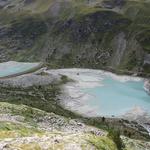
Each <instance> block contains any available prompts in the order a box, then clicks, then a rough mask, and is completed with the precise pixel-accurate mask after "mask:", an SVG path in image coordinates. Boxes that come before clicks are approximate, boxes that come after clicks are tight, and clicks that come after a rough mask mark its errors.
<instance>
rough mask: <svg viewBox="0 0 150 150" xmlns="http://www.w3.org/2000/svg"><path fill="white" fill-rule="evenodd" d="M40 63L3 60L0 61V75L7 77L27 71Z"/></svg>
mask: <svg viewBox="0 0 150 150" xmlns="http://www.w3.org/2000/svg"><path fill="white" fill-rule="evenodd" d="M39 64H40V63H23V62H15V61H10V62H5V63H0V77H7V76H12V75H16V74H21V73H25V72H28V71H29V70H31V69H34V68H36V67H38V66H39Z"/></svg>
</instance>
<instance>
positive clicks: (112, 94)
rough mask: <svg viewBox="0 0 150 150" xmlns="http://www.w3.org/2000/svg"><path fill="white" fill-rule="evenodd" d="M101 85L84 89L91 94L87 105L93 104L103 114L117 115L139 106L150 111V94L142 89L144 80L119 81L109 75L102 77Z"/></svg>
mask: <svg viewBox="0 0 150 150" xmlns="http://www.w3.org/2000/svg"><path fill="white" fill-rule="evenodd" d="M101 83H102V85H103V86H100V87H95V88H87V89H84V90H83V92H85V93H87V94H90V95H92V98H91V99H90V100H88V105H89V106H94V107H96V108H97V109H96V110H97V111H98V112H97V113H98V114H99V115H103V116H112V115H114V116H118V115H123V114H124V113H126V112H128V111H130V110H131V109H133V108H134V107H140V108H142V109H143V110H145V111H148V112H149V113H150V95H148V93H146V91H145V90H144V81H142V80H140V81H126V82H121V81H119V80H115V79H113V78H111V77H104V79H103V80H102V81H101Z"/></svg>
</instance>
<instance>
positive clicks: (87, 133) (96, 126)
mask: <svg viewBox="0 0 150 150" xmlns="http://www.w3.org/2000/svg"><path fill="white" fill-rule="evenodd" d="M68 81H69V79H68V78H67V77H66V76H64V75H62V74H58V75H56V74H53V73H47V72H45V71H43V69H41V70H40V71H37V72H35V73H30V74H26V75H22V76H18V77H13V78H11V79H2V80H0V87H1V88H0V149H3V150H14V149H16V150H20V149H21V150H30V149H32V150H37V149H39V150H40V149H41V150H49V149H52V150H101V149H104V150H117V149H118V148H117V144H116V141H115V140H114V139H113V138H112V137H111V136H110V135H109V128H114V127H115V128H118V129H119V130H120V132H121V134H122V136H121V140H122V142H123V145H124V146H123V147H124V150H131V149H132V150H145V149H146V148H147V149H148V150H149V149H150V143H149V142H148V139H149V136H148V133H147V131H146V130H145V129H144V128H143V127H142V126H140V125H138V124H137V123H135V122H132V121H127V120H123V119H121V120H120V119H109V118H108V119H107V118H106V119H105V120H103V119H102V118H84V117H83V116H80V115H78V114H75V113H72V112H70V111H69V110H66V109H64V108H63V107H62V106H61V105H60V101H61V99H58V97H59V95H60V93H61V88H60V87H61V86H62V85H63V84H65V83H66V82H68ZM129 137H131V138H134V139H138V140H133V139H131V138H129ZM141 139H142V140H141Z"/></svg>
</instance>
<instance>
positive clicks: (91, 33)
mask: <svg viewBox="0 0 150 150" xmlns="http://www.w3.org/2000/svg"><path fill="white" fill-rule="evenodd" d="M149 7H150V1H149V0H44V1H43V0H15V1H11V0H6V1H4V0H0V20H1V22H0V61H1V62H2V61H7V60H10V59H14V60H19V61H38V60H42V61H43V60H44V61H45V62H46V63H47V64H48V65H49V66H50V67H53V68H56V67H57V68H58V67H62V68H63V67H87V68H105V69H111V70H115V71H119V70H123V71H127V70H128V71H132V72H141V73H144V74H145V73H146V74H149V73H150V70H149V68H150V45H149V43H150V39H149V38H150V18H149V15H150V9H149ZM66 58H67V59H66ZM62 62H63V63H62Z"/></svg>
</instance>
